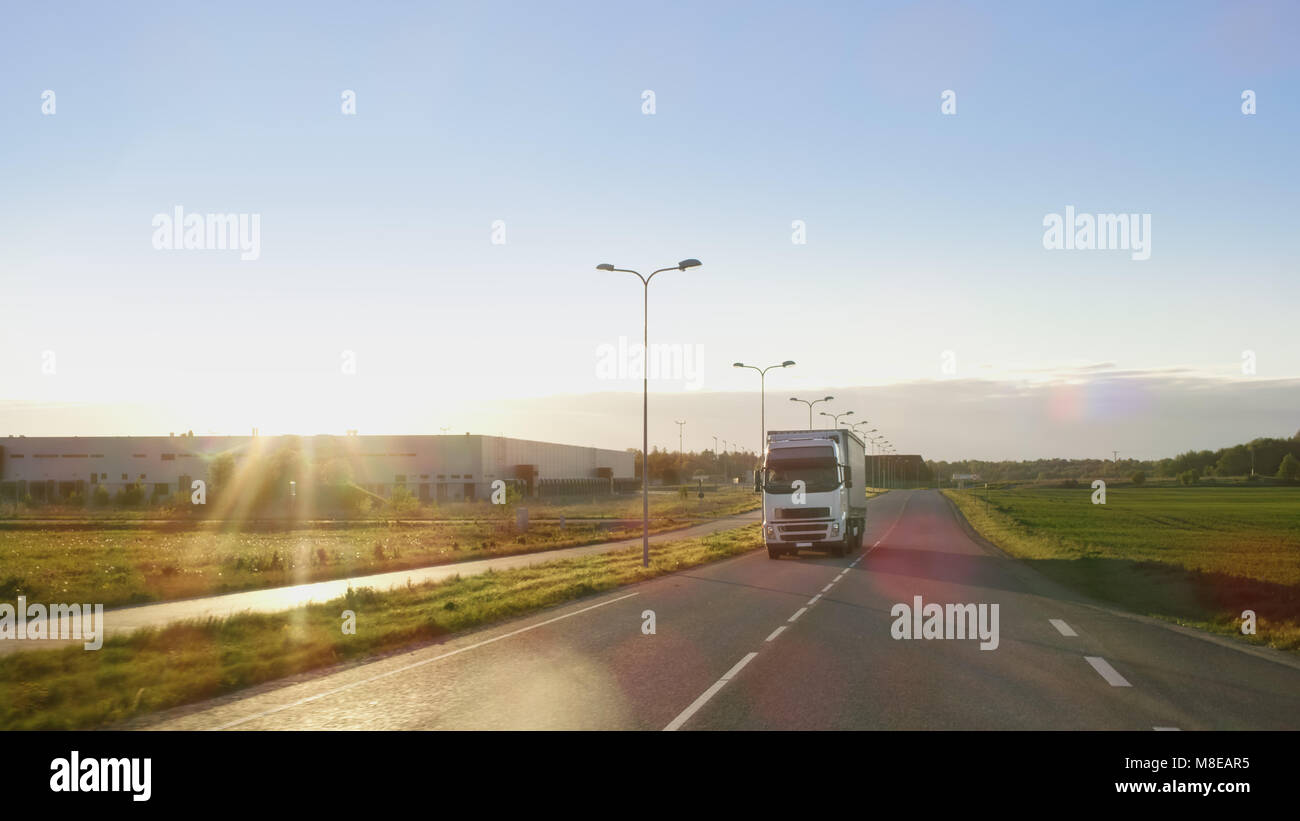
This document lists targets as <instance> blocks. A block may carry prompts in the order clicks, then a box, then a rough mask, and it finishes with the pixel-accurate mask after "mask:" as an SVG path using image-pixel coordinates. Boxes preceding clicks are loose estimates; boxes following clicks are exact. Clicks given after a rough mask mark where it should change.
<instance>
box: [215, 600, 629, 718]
mask: <svg viewBox="0 0 1300 821" xmlns="http://www.w3.org/2000/svg"><path fill="white" fill-rule="evenodd" d="M638 595H640V594H639V593H628V594H627V595H626V596H619V597H618V598H617V599H610V600H609V601H603V602H601V603H600V604H593V605H591V606H590V607H584V608H582V609H581V610H574V611H573V612H572V613H565V614H564V615H563V616H556V617H555V618H553V619H547V620H546V621H542V622H538V623H537V624H530V625H528V626H527V627H521V628H519V629H518V630H511V631H510V632H509V633H503V634H501V635H499V636H493V637H492V638H490V639H485V640H483V641H480V642H477V643H475V644H471V645H469V646H468V647H462V648H460V649H459V650H452V651H451V652H450V653H443V654H442V655H440V656H434V657H433V658H431V659H424V660H423V661H417V662H415V663H414V664H408V665H406V666H404V667H398V668H397V669H395V670H389V671H388V672H386V673H380V674H379V675H377V676H371V677H369V678H364V679H361V680H360V681H354V682H352V683H351V684H344V685H343V686H342V687H335V688H334V689H333V690H326V691H325V692H323V693H317V694H316V695H314V696H308V697H307V698H300V699H298V700H297V701H294V702H290V703H289V704H281V705H280V706H279V707H272V708H271V709H269V710H262V711H261V712H257V713H253V714H252V715H250V716H244V717H243V718H240V719H236V720H235V721H230V722H227V723H225V724H222V725H221V726H220V727H216V728H215V729H217V730H228V729H230V728H231V727H237V726H239V725H240V724H244V723H246V722H249V721H254V720H256V719H259V718H263V717H265V716H269V715H273V714H274V713H278V712H281V711H283V710H288V709H291V708H293V707H298V706H300V705H303V704H310V703H311V702H313V701H317V700H319V699H322V698H325V697H326V696H332V695H334V694H335V693H342V692H343V691H345V690H351V689H352V688H353V687H360V686H361V685H363V684H369V683H370V682H372V681H378V680H379V679H381V678H387V677H389V676H395V675H397V674H398V673H404V672H406V671H407V670H414V669H415V668H416V667H423V666H424V665H426V664H432V663H433V662H435V661H442V660H443V659H445V658H450V657H452V656H456V655H459V654H461V653H468V652H469V651H470V650H476V649H478V648H479V647H483V646H485V645H488V644H492V643H493V642H496V641H501V640H502V639H508V638H510V637H511V636H517V635H519V634H520V633H527V632H528V631H529V630H536V629H537V628H539V627H545V626H546V625H548V624H554V623H555V622H557V621H562V620H564V619H567V618H570V617H572V616H577V615H581V614H582V613H586V612H587V611H589V610H595V609H596V608H597V607H604V606H606V605H609V604H614V603H616V602H621V601H623V600H624V599H630V598H632V597H633V596H638Z"/></svg>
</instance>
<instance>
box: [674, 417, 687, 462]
mask: <svg viewBox="0 0 1300 821" xmlns="http://www.w3.org/2000/svg"><path fill="white" fill-rule="evenodd" d="M673 422H675V423H676V425H677V464H678V466H680V465H682V464H683V462H682V460H683V459H685V458H686V457H685V453H684V451H683V450H682V441H683V438H682V436H683V434H682V431H684V430H685V429H686V420H685V419H682V420H680V421H679V420H676V419H674V420H673Z"/></svg>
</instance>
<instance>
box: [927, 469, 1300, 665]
mask: <svg viewBox="0 0 1300 821" xmlns="http://www.w3.org/2000/svg"><path fill="white" fill-rule="evenodd" d="M1092 492H1093V491H1092V490H1091V488H1088V487H1081V488H1078V489H1070V490H1064V489H1013V490H993V491H992V492H991V493H990V494H989V503H988V505H987V506H986V504H985V501H984V499H985V492H984V490H983V489H978V490H965V491H951V490H945V491H944V493H945V495H947V496H948V497H949V498H950V499H952V500H953V501H954V502H955V503H956V504H957V506H958V508H960V509H961V511H962V513H963V514H964V515H965V516H966V518H967V519H968V520H969V521H970V522H971V524H972V525H973V526H974V527H975V528H976V529H977V530H978V531H979V532H980V533H981V534H982V535H983V536H984V537H985V538H987V539H988V540H989V541H991V542H993V543H994V544H996V545H998V547H1000V548H1002V549H1003V550H1005V551H1006V552H1007V553H1009V554H1011V555H1013V556H1016V557H1018V558H1021V559H1024V560H1026V561H1027V562H1028V563H1029V564H1031V565H1032V566H1033V567H1035V569H1037V570H1039V571H1041V572H1043V573H1044V574H1046V575H1047V576H1049V577H1051V578H1053V579H1055V580H1057V581H1059V582H1061V583H1063V584H1066V585H1067V586H1069V587H1072V588H1073V589H1076V590H1079V591H1080V592H1082V593H1085V594H1087V595H1089V596H1091V597H1093V598H1095V599H1099V600H1101V601H1106V602H1110V603H1112V604H1117V605H1120V606H1122V607H1125V608H1127V609H1130V610H1133V611H1135V612H1139V613H1143V614H1146V615H1151V616H1156V617H1159V618H1164V619H1169V620H1172V621H1177V622H1179V623H1182V624H1188V625H1192V626H1196V627H1201V628H1203V629H1207V630H1212V631H1215V632H1219V633H1224V634H1230V635H1235V636H1239V637H1242V638H1243V639H1246V640H1250V641H1253V642H1256V643H1261V644H1267V645H1269V646H1272V647H1276V648H1280V649H1286V650H1291V651H1300V488H1298V487H1251V486H1249V485H1235V486H1218V487H1132V486H1129V487H1112V488H1109V489H1108V491H1107V494H1106V504H1104V505H1099V504H1098V505H1094V504H1092V501H1091V497H1092ZM1243 610H1254V611H1255V613H1256V614H1257V617H1258V625H1257V634H1256V635H1254V636H1242V635H1241V629H1240V625H1241V614H1242V611H1243Z"/></svg>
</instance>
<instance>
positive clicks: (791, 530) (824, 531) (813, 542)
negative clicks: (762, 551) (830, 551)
mask: <svg viewBox="0 0 1300 821" xmlns="http://www.w3.org/2000/svg"><path fill="white" fill-rule="evenodd" d="M763 536H764V539H765V541H766V543H767V544H768V545H769V546H771V547H781V548H785V547H817V546H818V545H828V546H830V545H839V544H843V543H844V538H845V533H844V528H843V527H841V526H840V523H839V522H833V521H829V520H824V519H823V520H818V521H808V520H806V519H805V520H802V521H789V522H786V521H776V522H766V523H764V525H763Z"/></svg>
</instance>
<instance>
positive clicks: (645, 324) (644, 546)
mask: <svg viewBox="0 0 1300 821" xmlns="http://www.w3.org/2000/svg"><path fill="white" fill-rule="evenodd" d="M699 265H700V261H699V260H698V259H684V260H682V261H681V262H679V263H677V264H676V265H674V266H672V267H670V268H660V269H659V270H657V271H652V272H651V273H650V276H642V275H641V273H640V272H638V271H633V270H632V269H631V268H615V267H614V266H613V265H611V264H609V263H608V262H605V263H601V264H600V265H597V266H596V270H598V271H621V272H622V273H625V274H635V275H636V277H637V279H639V280H641V284H642V285H643V286H644V288H643V293H642V300H641V566H642V567H649V566H650V368H649V364H650V363H649V359H650V280H652V279H654V278H655V274H662V273H663V272H664V271H685V270H686V269H687V268H695V267H697V266H699Z"/></svg>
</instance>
